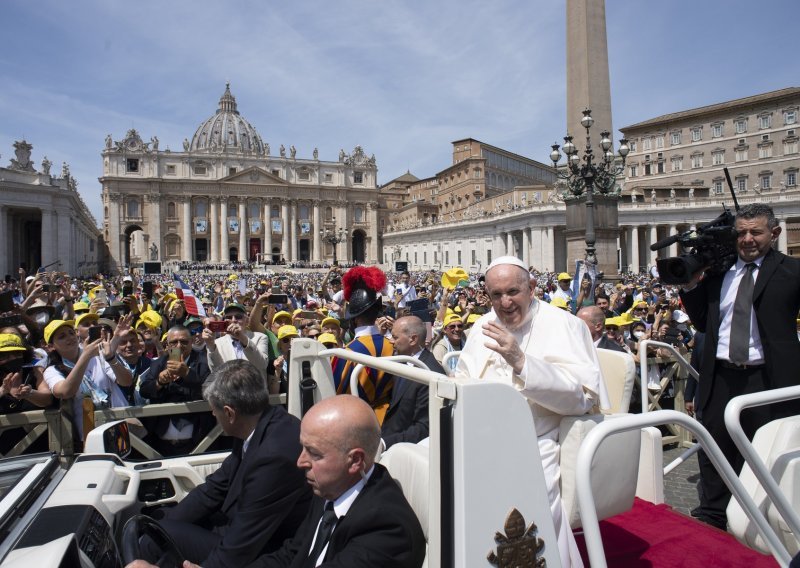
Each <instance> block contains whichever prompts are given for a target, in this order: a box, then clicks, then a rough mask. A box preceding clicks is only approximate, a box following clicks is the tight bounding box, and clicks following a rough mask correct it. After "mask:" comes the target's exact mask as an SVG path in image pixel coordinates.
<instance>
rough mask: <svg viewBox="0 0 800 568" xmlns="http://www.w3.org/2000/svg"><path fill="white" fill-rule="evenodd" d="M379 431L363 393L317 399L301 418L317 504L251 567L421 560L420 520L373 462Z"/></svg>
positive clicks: (406, 564) (404, 566)
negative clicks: (291, 532) (286, 537)
mask: <svg viewBox="0 0 800 568" xmlns="http://www.w3.org/2000/svg"><path fill="white" fill-rule="evenodd" d="M380 437H381V428H380V425H379V424H378V420H377V418H376V417H375V413H374V412H373V410H372V408H370V406H369V405H368V404H367V403H365V402H364V401H363V400H361V399H360V398H358V397H355V396H349V395H342V396H335V397H332V398H328V399H325V400H323V401H321V402H319V403H317V404H316V405H314V406H313V407H312V408H311V410H309V411H308V413H307V414H306V415H305V417H304V418H303V422H302V423H301V425H300V443H301V444H302V447H303V450H302V453H301V454H300V458H299V459H298V460H297V466H298V467H299V468H300V469H302V470H304V471H305V474H306V480H307V481H308V483H309V485H310V486H311V489H312V490H313V491H314V495H315V498H314V500H313V502H312V505H311V510H310V512H309V514H308V516H307V517H306V518H305V520H304V521H303V523H302V524H301V525H300V528H299V529H298V531H297V534H296V535H295V537H294V538H293V539H290V540H287V541H286V543H285V544H284V545H283V548H281V549H280V550H278V551H276V552H273V553H272V554H268V555H264V556H261V557H260V558H258V559H257V560H256V561H255V562H254V563H253V564H251V565H250V566H252V567H263V568H307V567H313V566H381V567H382V568H419V567H420V566H422V563H423V561H424V559H425V536H424V535H423V533H422V527H421V526H420V524H419V521H418V520H417V517H416V515H415V514H414V511H413V510H412V509H411V506H410V505H409V504H408V502H407V501H406V499H405V497H404V496H403V493H402V491H401V490H400V487H399V486H398V485H397V483H396V482H395V481H394V480H393V479H392V478H391V476H390V475H389V472H388V471H387V470H386V468H384V467H383V466H381V465H380V464H377V463H375V462H374V456H375V452H376V451H377V449H378V444H379V443H380ZM330 527H332V532H330V531H331V528H330ZM186 566H189V565H188V564H187V565H186Z"/></svg>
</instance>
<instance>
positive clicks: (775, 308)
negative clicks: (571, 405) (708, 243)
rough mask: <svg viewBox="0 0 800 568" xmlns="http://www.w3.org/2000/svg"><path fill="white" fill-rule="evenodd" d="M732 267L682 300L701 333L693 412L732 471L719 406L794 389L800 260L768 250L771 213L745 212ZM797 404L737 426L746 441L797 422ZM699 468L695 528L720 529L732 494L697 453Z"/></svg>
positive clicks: (737, 459)
mask: <svg viewBox="0 0 800 568" xmlns="http://www.w3.org/2000/svg"><path fill="white" fill-rule="evenodd" d="M736 230H737V232H738V238H737V242H736V250H737V253H738V258H737V261H736V263H735V264H734V265H733V266H732V267H731V268H730V269H729V270H728V271H727V272H726V273H725V274H723V275H721V276H713V277H709V278H705V279H703V280H702V281H699V283H698V280H699V278H700V274H698V275H696V276H695V278H693V281H692V282H690V283H689V284H688V285H687V286H686V287H685V288H684V289H683V290H682V291H681V298H682V299H683V303H684V306H685V307H686V310H687V312H688V313H689V316H690V317H691V320H692V323H694V325H695V326H696V327H697V329H699V330H700V331H704V332H705V333H706V338H705V342H704V345H703V354H702V355H703V356H702V363H701V368H700V382H699V385H698V390H697V395H696V398H695V411H696V412H697V414H698V415H699V416H701V422H702V424H703V425H704V426H705V427H706V428H707V429H708V430H709V432H710V433H711V435H712V436H713V437H714V440H716V441H717V443H718V444H719V445H720V447H721V449H722V451H723V453H724V454H725V456H726V457H727V458H728V460H729V461H730V463H731V465H732V466H733V468H734V470H735V471H737V472H738V471H740V470H741V468H742V465H743V458H742V457H741V455H740V454H739V452H738V451H737V449H736V447H735V446H734V444H733V442H732V441H731V439H730V436H729V435H728V432H727V429H726V428H725V423H724V411H725V406H726V404H727V403H728V401H729V400H730V399H732V398H733V397H735V396H739V395H742V394H748V393H752V392H759V391H763V390H767V389H775V388H781V387H786V386H790V385H794V384H797V383H798V379H797V369H798V367H800V342H798V339H797V331H796V325H795V318H796V316H797V312H798V309H800V260H797V259H794V258H791V257H788V256H786V255H784V254H781V253H780V252H777V251H775V250H773V249H772V244H773V243H774V242H775V241H776V240H777V238H778V235H779V234H780V232H781V228H780V226H779V225H778V221H777V219H775V215H774V213H773V212H772V209H771V208H770V207H769V206H767V205H764V204H752V205H747V206H745V207H743V208H742V209H741V210H740V211H739V212H738V213H737V215H736ZM798 410H800V409H799V408H798V404H797V402H796V401H795V402H791V403H781V404H777V405H769V406H761V407H758V408H751V409H748V410H745V411H744V412H743V413H742V426H743V428H744V431H745V433H746V434H747V435H748V436H749V437H750V438H751V439H752V437H753V435H754V434H755V432H756V430H757V429H758V428H759V427H761V426H762V425H764V424H766V423H767V422H770V421H771V420H774V419H776V418H781V417H784V416H789V415H792V414H797V413H798ZM699 462H700V474H701V479H700V482H701V483H700V485H701V491H700V506H699V507H698V508H697V509H695V511H693V512H692V514H693V515H694V516H696V517H698V518H699V519H700V520H702V521H704V522H707V523H709V524H712V525H714V526H717V527H720V528H723V529H724V528H725V526H726V521H727V519H726V515H725V508H726V507H727V504H728V501H729V500H730V495H731V494H730V492H729V491H728V490H727V488H726V487H725V485H724V483H723V482H722V480H721V478H720V477H719V475H718V474H717V472H716V470H715V469H714V468H713V466H712V465H711V463H710V461H709V460H708V458H707V457H706V456H705V454H704V453H703V452H701V453H700V454H699Z"/></svg>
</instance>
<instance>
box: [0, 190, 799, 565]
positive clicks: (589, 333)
mask: <svg viewBox="0 0 800 568" xmlns="http://www.w3.org/2000/svg"><path fill="white" fill-rule="evenodd" d="M737 230H738V231H739V239H738V242H737V252H738V255H739V260H738V261H737V263H736V264H734V266H733V267H731V269H730V270H729V271H728V272H729V273H730V274H731V276H730V281H729V280H727V279H728V278H729V276H728V275H727V274H726V275H725V276H724V278H725V279H723V278H722V277H720V276H715V277H708V278H706V279H704V280H700V278H701V276H702V272H700V273H698V274H697V275H696V277H695V278H694V279H693V280H692V281H691V282H687V283H683V284H682V285H680V286H678V285H672V286H671V285H665V284H664V283H663V282H662V281H661V280H660V279H659V278H658V277H657V274H656V275H654V274H652V273H642V274H623V275H621V277H620V278H617V279H615V280H613V281H604V280H603V279H602V278H594V279H592V278H589V277H586V278H582V279H581V278H576V276H575V275H574V274H569V273H566V272H562V273H552V272H540V271H537V270H536V269H535V268H534V267H526V266H524V265H523V264H522V263H521V262H520V261H519V260H518V259H516V258H513V257H501V258H500V259H496V260H495V261H494V262H493V263H492V264H491V265H490V266H488V267H487V270H486V272H485V274H474V273H473V274H469V273H467V272H466V271H464V270H463V269H461V268H459V267H453V268H449V269H447V270H444V271H435V270H430V271H424V272H402V273H394V272H388V273H386V272H383V271H381V270H380V269H378V268H377V267H361V266H357V267H353V268H350V269H347V270H346V269H345V268H344V267H339V266H332V267H328V268H327V269H320V270H316V271H302V272H298V271H292V270H287V269H286V267H281V268H280V269H279V270H278V269H276V270H272V269H268V270H260V268H261V267H255V266H254V265H237V266H225V267H224V269H228V270H232V272H231V273H230V274H227V275H220V274H212V273H211V272H212V271H215V270H219V269H220V267H210V268H208V270H205V269H204V265H201V264H188V263H186V264H184V265H181V266H179V268H181V269H182V270H181V272H180V273H178V274H177V275H176V274H160V275H150V276H147V277H142V276H139V275H135V274H123V275H113V276H112V275H96V277H95V278H92V279H79V278H75V277H72V276H71V275H69V274H65V273H61V272H39V273H36V274H33V275H27V274H25V273H24V272H23V271H20V273H19V275H15V276H17V277H10V276H9V277H7V278H6V282H5V283H4V284H3V285H2V286H1V287H0V288H2V293H0V298H2V301H0V323H1V325H0V378H1V379H2V384H1V385H0V389H1V390H0V404H2V410H3V411H4V412H18V411H24V410H29V409H34V408H45V407H49V406H52V405H54V404H56V401H57V400H58V399H64V400H72V404H71V405H68V406H66V409H67V411H69V410H71V413H72V419H73V421H74V425H75V432H76V442H77V443H80V440H81V439H82V438H83V435H84V432H83V419H82V416H83V414H84V413H85V412H86V411H87V408H88V409H94V408H102V407H121V406H132V405H144V404H157V403H164V402H183V401H192V400H200V399H202V398H204V395H205V398H206V399H207V400H209V402H211V403H212V404H211V406H212V415H213V416H212V417H209V416H208V415H180V416H179V417H170V416H163V417H160V418H158V419H156V420H155V421H154V422H152V423H148V424H145V427H146V428H147V432H148V433H147V436H148V438H147V439H148V441H149V442H150V443H151V444H152V445H153V446H154V447H155V448H156V449H158V451H159V452H161V453H162V455H178V454H182V453H186V452H187V451H188V450H189V449H190V448H192V447H193V446H194V445H195V444H196V443H197V442H198V441H199V439H201V438H202V437H203V436H204V435H205V434H206V433H207V432H208V431H209V430H210V429H211V427H213V424H214V420H215V419H216V421H217V422H220V423H222V422H223V421H224V420H233V418H231V416H232V415H241V414H242V412H243V411H242V408H241V404H244V403H237V404H240V406H239V407H238V408H236V407H235V406H232V405H228V406H226V405H225V404H224V403H222V402H218V403H215V402H214V401H215V400H216V399H214V398H213V397H214V396H217V397H219V396H221V395H215V394H213V388H214V387H213V386H210V385H213V384H214V383H215V382H218V381H220V380H221V379H220V377H221V376H222V375H221V373H222V374H224V372H223V371H225V370H226V369H228V370H230V369H231V363H232V362H237V361H239V362H246V363H247V365H248V367H247V369H248V372H252V373H255V374H256V376H257V377H260V380H261V382H263V384H264V388H265V391H264V392H265V393H266V394H277V393H286V392H287V390H288V369H289V361H290V360H291V346H292V340H293V339H295V338H299V337H305V338H311V339H315V340H317V341H319V342H320V343H322V344H324V345H325V346H327V347H344V346H346V347H347V348H348V349H351V350H354V351H357V352H362V353H367V354H370V355H374V356H387V355H391V354H400V355H407V356H411V357H416V358H417V359H420V360H421V361H423V362H424V363H425V365H426V366H427V367H428V368H431V369H434V370H437V371H439V372H442V373H447V374H449V375H453V376H456V377H464V378H467V377H472V378H474V377H484V378H492V379H493V380H500V381H504V382H508V384H511V385H513V386H515V387H516V388H517V389H518V390H520V391H521V392H522V393H523V395H524V396H526V398H528V400H529V403H530V405H531V410H532V412H533V414H534V418H535V422H536V426H537V433H538V434H539V440H540V442H539V445H540V452H541V455H542V459H543V463H544V465H545V472H546V478H547V479H548V492H549V494H550V497H551V507H552V510H553V515H554V519H555V520H556V524H557V530H561V532H560V533H559V548H560V551H561V555H562V561H563V562H564V564H565V565H569V564H570V563H572V565H576V564H577V563H578V562H579V559H577V560H576V556H575V554H576V552H575V549H574V541H572V540H571V538H569V537H571V534H570V535H567V534H566V533H567V532H568V527H564V526H561V525H560V501H559V497H558V490H557V487H556V484H555V480H557V479H558V475H559V474H558V465H557V454H558V448H557V443H556V439H555V438H554V434H553V432H554V431H555V428H556V426H557V420H556V419H557V418H559V417H560V416H563V415H571V414H584V413H591V412H596V411H598V409H601V408H604V407H607V406H608V401H607V400H606V395H605V387H604V385H603V379H602V376H601V375H600V370H599V364H598V362H597V355H596V353H595V351H594V349H595V348H601V349H613V350H617V351H621V352H627V353H630V354H631V356H632V357H633V358H634V359H635V360H636V361H637V362H638V361H639V359H640V358H641V357H653V356H657V357H666V356H667V355H668V353H667V351H666V350H663V349H652V350H651V352H648V353H645V352H644V351H643V348H642V347H641V345H642V342H643V341H644V340H646V339H653V340H657V341H659V342H663V343H666V344H669V345H672V346H674V347H675V349H676V350H677V351H678V352H680V353H681V354H684V355H685V356H686V357H687V358H688V357H689V356H690V355H691V356H692V357H693V361H694V363H695V365H696V366H697V368H700V369H701V382H700V384H699V387H698V385H697V384H696V383H693V384H691V385H690V386H689V389H688V393H687V396H686V411H687V412H689V413H694V412H698V415H699V417H700V418H701V419H702V420H703V423H704V425H706V426H707V427H708V428H709V429H713V428H715V427H716V426H717V424H716V422H717V421H720V423H721V419H720V418H719V416H718V409H719V408H720V405H721V407H722V408H724V404H723V402H725V401H726V400H728V399H729V398H730V397H731V396H733V395H734V394H735V393H738V392H739V390H741V389H738V386H737V387H736V388H734V387H731V386H730V385H731V384H737V385H739V384H741V381H738V378H739V375H741V374H742V373H744V374H745V375H747V377H746V378H747V379H748V380H747V381H745V384H747V385H750V386H748V387H747V388H745V390H748V389H750V390H758V389H763V388H773V387H775V386H780V385H781V384H783V383H786V382H789V383H790V384H791V379H781V380H780V381H776V382H774V383H773V382H771V377H773V376H776V375H777V371H773V370H772V365H775V364H776V363H775V361H776V360H777V358H779V357H784V358H788V359H787V360H793V359H794V358H800V343H798V339H797V336H796V335H794V330H795V326H794V325H791V331H792V336H791V337H784V336H785V335H786V332H787V329H785V327H786V325H783V324H782V325H781V326H780V327H779V328H778V329H779V330H780V333H781V334H783V336H781V340H780V345H779V347H780V349H779V350H781V349H782V352H781V353H776V354H772V350H773V344H772V343H770V341H769V338H770V336H773V335H774V333H775V331H774V329H773V327H772V326H771V324H770V321H769V320H763V321H762V319H761V317H762V316H761V312H762V310H764V311H765V313H766V311H768V313H769V317H770V318H775V319H778V318H783V319H785V317H786V313H789V315H790V316H791V322H792V324H794V323H795V317H796V314H797V312H798V309H799V308H800V274H796V272H797V273H800V269H798V268H797V266H796V265H798V264H800V262H798V261H795V260H794V259H791V258H790V257H786V256H784V255H781V254H780V253H777V252H775V251H773V250H772V248H771V244H772V243H773V242H774V241H775V240H776V239H777V234H778V233H779V232H780V227H778V226H777V223H776V221H775V218H774V215H772V212H771V210H770V209H769V208H768V207H765V206H762V205H757V206H750V207H748V208H745V209H743V210H742V211H741V212H740V213H739V215H738V217H737ZM740 264H741V265H742V266H739V265H740ZM745 265H746V267H745ZM751 266H753V267H754V268H751ZM742 271H744V272H742ZM759 272H762V273H764V274H769V276H759ZM746 277H749V278H752V279H754V281H755V287H754V286H753V285H752V282H750V285H749V286H747V285H746V284H741V283H742V282H745V283H747V278H746ZM766 278H771V279H770V280H768V281H767V280H766ZM742 287H744V288H745V291H744V292H742V295H748V299H749V301H750V303H749V304H740V300H739V298H738V293H737V288H739V289H740V288H742ZM765 287H767V288H768V289H769V290H770V291H771V292H770V295H763V296H762V295H761V294H763V291H764V288H765ZM754 288H755V289H754ZM762 297H763V298H764V299H763V300H760V299H759V300H757V298H762ZM768 298H769V299H768ZM779 303H780V305H779ZM742 306H744V307H742ZM743 310H744V311H745V312H746V316H747V318H746V319H747V320H748V322H747V323H748V325H749V327H748V333H749V335H747V336H746V337H745V339H744V341H745V344H744V351H743V355H742V356H741V357H740V356H739V355H736V356H735V357H734V356H729V355H728V351H727V350H728V348H729V346H730V345H731V344H733V345H734V346H737V347H738V346H739V345H740V344H741V340H740V339H739V338H738V336H737V333H738V331H732V330H737V328H738V326H739V321H738V320H740V319H741V317H740V316H736V315H735V314H734V312H741V311H743ZM779 311H780V315H778V312H779ZM573 316H577V317H573ZM750 316H752V317H750ZM734 317H736V318H737V321H735V322H734V323H732V322H731V320H732V318H734ZM751 319H752V322H753V323H752V324H751V323H750V320H751ZM798 321H800V320H798ZM476 329H477V330H479V331H474V330H476ZM703 332H705V333H703ZM706 334H707V335H708V337H709V340H708V341H705V340H704V335H706ZM487 339H488V341H487ZM740 351H741V348H740ZM450 353H457V354H458V353H460V355H459V356H450V355H448V354H450ZM715 362H716V363H715ZM331 365H332V370H333V376H334V382H335V387H336V389H337V392H338V393H340V394H343V393H349V392H350V385H351V379H352V378H353V377H352V376H351V375H352V373H353V371H354V365H352V364H351V363H350V362H348V361H346V360H344V359H337V358H333V359H332V361H331ZM652 368H653V369H654V371H653V376H650V377H646V378H645V379H644V381H643V382H644V383H645V384H647V388H649V389H652V390H654V391H660V390H661V389H662V388H664V385H662V384H661V382H660V376H659V368H658V366H657V365H656V366H653V367H652ZM792 368H793V367H792ZM637 369H638V365H637ZM231 372H232V371H231ZM242 373H244V371H241V373H239V374H242ZM245 374H246V373H245ZM237 376H238V375H237ZM242 376H244V374H242ZM542 377H547V380H543V379H542ZM703 377H706V378H705V380H703ZM355 379H356V380H357V383H358V392H357V393H353V394H358V395H359V398H361V399H362V400H363V401H365V402H366V403H367V405H368V407H369V408H371V409H372V411H373V414H374V416H375V418H376V419H377V428H378V429H379V430H380V436H379V438H380V440H381V441H380V443H381V444H383V446H384V447H390V446H391V445H393V444H394V443H397V442H400V441H408V442H419V441H420V440H423V439H424V438H425V437H427V435H428V416H427V398H428V395H427V389H425V388H424V387H421V386H419V385H417V384H415V383H412V382H410V381H404V380H403V379H401V378H399V377H392V376H389V375H386V374H384V373H382V372H380V371H377V370H375V369H363V370H362V371H361V374H360V375H359V376H358V377H356V378H355ZM734 379H737V380H734ZM242 380H244V379H242ZM748 381H750V382H748ZM711 385H714V386H711ZM720 385H726V386H725V388H723V387H722V386H720ZM667 388H668V389H669V388H671V387H670V386H669V385H667ZM695 393H696V394H697V396H696V397H695ZM664 394H665V397H666V398H668V397H669V393H664ZM337 398H338V397H337ZM638 400H639V397H638V396H634V397H632V401H633V402H632V407H633V406H634V405H635V404H636V401H638ZM709 400H711V401H712V403H711V405H709ZM229 406H230V411H228V410H224V409H226V408H228V407H229ZM62 408H65V407H64V406H63V405H62ZM781 408H783V407H781ZM787 408H789V410H788V411H787V412H794V411H795V410H796V409H795V408H794V407H793V406H791V407H787ZM632 410H634V411H635V408H632ZM247 412H249V414H247ZM247 412H245V413H244V415H246V416H250V418H251V419H253V420H255V421H256V422H257V421H258V420H257V419H258V417H259V416H261V413H260V412H256V411H255V410H253V409H252V408H251V409H250V410H248V411H247ZM703 412H705V416H702V413H703ZM231 413H232V414H231ZM237 413H238V414H237ZM762 414H764V413H762ZM773 414H774V413H770V412H767V413H765V414H764V416H760V417H759V418H758V419H755V420H753V421H752V424H750V423H748V424H749V428H748V433H749V434H750V435H751V436H752V434H753V433H754V430H753V428H754V427H755V426H757V425H760V424H762V423H763V421H764V419H765V416H767V417H769V416H773ZM783 414H785V412H784V413H783ZM783 414H781V415H783ZM775 415H779V414H775ZM709 416H713V422H714V424H710V421H709ZM253 417H255V418H253ZM253 420H250V422H253ZM554 420H556V421H555V422H554ZM248 424H249V422H248ZM304 424H305V421H304ZM223 429H225V428H223ZM246 430H248V428H244V429H243V430H241V431H238V432H239V434H238V437H239V438H242V439H246V440H249V438H247V436H244V437H242V435H241V434H242V433H245V434H246V433H248V432H246ZM723 430H724V427H723ZM231 431H233V430H231ZM713 431H714V435H715V438H719V440H720V443H725V440H724V434H723V433H722V432H718V431H717V430H713ZM252 432H253V430H252V429H249V434H252ZM236 436H237V435H234V437H236ZM0 442H2V440H0ZM300 442H301V443H302V446H303V449H302V452H303V453H304V454H305V453H306V452H312V449H311V448H310V447H309V446H308V444H307V443H306V442H305V441H303V435H302V433H301V435H300ZM362 446H365V445H364V444H362ZM726 452H727V453H726V455H728V457H729V459H730V460H731V461H732V462H735V460H736V459H737V457H736V455H734V454H735V453H736V452H735V448H734V449H731V448H726ZM367 453H369V452H367ZM240 457H241V456H240ZM301 458H302V456H301ZM703 459H705V458H704V457H701V465H703V461H702V460H703ZM313 460H314V458H313V456H312V457H311V461H312V462H313ZM298 465H300V464H299V463H298ZM301 467H302V465H301ZM309 467H311V468H312V469H313V466H309ZM374 467H375V466H374V464H372V463H371V462H364V463H362V467H361V469H360V471H361V472H362V473H363V472H364V471H366V470H369V471H373V469H370V468H374ZM738 467H739V468H740V467H741V465H738ZM707 469H708V468H707V467H704V470H703V478H704V479H703V482H704V491H703V492H702V493H701V507H699V508H698V510H697V511H696V513H697V515H696V516H697V517H698V518H700V519H701V520H703V521H705V522H708V523H709V524H713V525H715V526H722V527H723V528H724V522H725V521H724V507H722V504H723V503H725V504H726V503H727V499H729V498H730V495H729V494H728V495H727V499H726V496H725V494H724V487H723V488H722V489H720V487H719V486H718V485H719V484H718V481H717V480H715V479H714V478H713V473H711V472H709V471H707ZM712 469H713V468H712ZM706 485H707V487H706ZM312 486H313V481H312ZM703 493H705V496H703ZM337 498H338V496H333V498H331V497H326V499H327V500H328V501H336V499H337ZM720 507H722V509H721V513H720ZM320 512H321V509H320ZM320 512H318V513H316V517H315V518H316V519H319V514H320ZM294 528H297V527H296V526H295V527H294ZM311 532H312V533H313V531H311ZM312 536H313V534H312ZM256 552H257V551H256ZM209 554H211V553H210V552H209ZM208 558H211V556H208ZM205 559H206V557H205V556H204V557H202V558H199V557H198V560H197V561H204V560H205ZM251 559H252V558H251ZM208 565H217V564H215V563H214V562H211V563H209V564H208ZM219 565H226V564H224V563H220V564H219ZM269 565H271V564H269ZM287 565H288V564H287Z"/></svg>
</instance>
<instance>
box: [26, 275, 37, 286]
mask: <svg viewBox="0 0 800 568" xmlns="http://www.w3.org/2000/svg"><path fill="white" fill-rule="evenodd" d="M35 279H36V276H28V277H27V278H25V284H30V283H31V282H33V281H34V280H35Z"/></svg>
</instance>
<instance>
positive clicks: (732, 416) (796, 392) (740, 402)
mask: <svg viewBox="0 0 800 568" xmlns="http://www.w3.org/2000/svg"><path fill="white" fill-rule="evenodd" d="M796 398H800V385H795V386H791V387H784V388H781V389H773V390H768V391H763V392H755V393H751V394H743V395H741V396H737V397H735V398H733V399H731V401H730V402H728V405H727V406H726V407H725V427H726V428H727V429H728V433H729V434H730V435H731V439H732V440H733V443H734V444H736V447H737V448H739V451H740V452H741V454H742V456H743V457H744V459H745V461H746V462H747V464H748V465H749V466H750V469H752V470H753V473H754V474H755V476H756V479H758V482H759V483H760V484H761V486H762V487H763V488H764V491H765V492H766V493H767V495H768V496H769V498H770V499H771V500H772V503H773V504H774V505H775V508H776V509H778V512H779V513H780V514H781V516H782V517H783V520H784V521H786V524H787V525H789V528H790V529H791V531H792V533H793V534H794V538H795V539H797V540H798V542H800V515H798V514H797V512H796V511H795V510H794V509H792V505H791V504H790V503H789V501H788V500H787V499H786V496H785V495H784V494H783V491H781V489H780V487H778V483H777V482H776V481H775V478H774V477H773V476H772V474H771V473H770V471H769V469H767V465H766V464H765V463H764V460H762V459H761V458H759V457H758V454H757V453H756V450H755V448H754V447H753V444H752V443H751V442H750V440H749V439H748V438H747V436H746V435H745V433H744V429H743V428H742V424H741V421H740V420H739V418H740V416H741V414H742V411H743V410H744V409H746V408H752V407H754V406H764V405H765V404H770V403H772V402H782V401H786V400H794V399H796Z"/></svg>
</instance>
